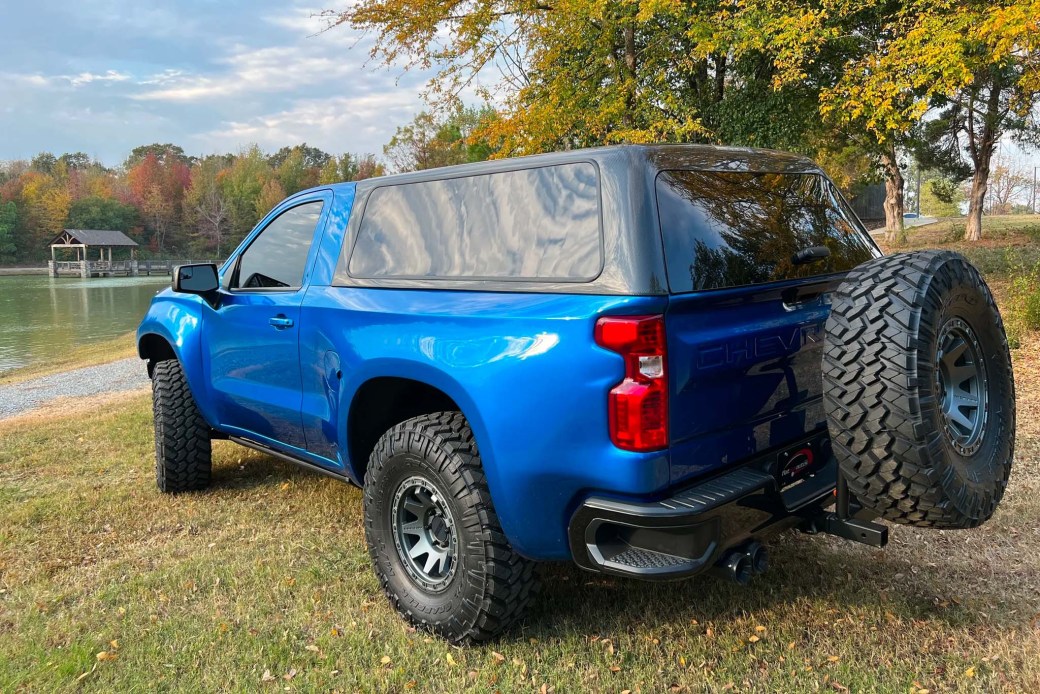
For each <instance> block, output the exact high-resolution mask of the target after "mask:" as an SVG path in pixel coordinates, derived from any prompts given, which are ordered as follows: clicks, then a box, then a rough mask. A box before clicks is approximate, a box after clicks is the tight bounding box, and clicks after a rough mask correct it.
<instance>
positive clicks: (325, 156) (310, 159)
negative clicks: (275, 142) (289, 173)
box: [267, 142, 332, 169]
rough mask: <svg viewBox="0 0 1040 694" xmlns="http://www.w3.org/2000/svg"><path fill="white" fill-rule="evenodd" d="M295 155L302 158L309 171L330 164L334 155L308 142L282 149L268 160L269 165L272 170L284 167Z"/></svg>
mask: <svg viewBox="0 0 1040 694" xmlns="http://www.w3.org/2000/svg"><path fill="white" fill-rule="evenodd" d="M293 153H296V154H299V155H300V156H301V157H302V159H303V166H305V167H306V168H308V169H320V168H322V167H324V166H325V165H326V164H327V163H328V161H329V159H331V158H332V155H330V154H329V153H328V152H325V151H322V150H320V149H318V148H317V147H310V146H308V145H307V143H306V142H304V143H303V144H302V145H293V146H292V147H282V148H281V149H280V150H278V151H277V152H275V153H274V154H272V155H271V156H270V157H269V158H268V160H267V163H268V164H270V165H271V167H272V168H275V169H277V168H278V167H280V166H281V165H282V162H284V161H285V160H286V159H287V158H288V157H289V155H291V154H293Z"/></svg>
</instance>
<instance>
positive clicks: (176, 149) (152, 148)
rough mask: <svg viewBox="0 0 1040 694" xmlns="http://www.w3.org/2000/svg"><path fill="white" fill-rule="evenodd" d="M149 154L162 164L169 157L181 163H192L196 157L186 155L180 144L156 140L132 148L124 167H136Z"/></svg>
mask: <svg viewBox="0 0 1040 694" xmlns="http://www.w3.org/2000/svg"><path fill="white" fill-rule="evenodd" d="M148 155H152V156H154V157H155V158H156V159H157V160H158V161H159V163H160V164H166V163H167V160H168V159H173V160H176V161H177V162H179V163H181V164H191V163H192V160H193V159H194V157H188V156H186V155H185V154H184V149H183V148H182V147H181V146H180V145H175V144H172V143H169V142H167V143H165V144H159V143H158V142H155V143H153V144H150V145H141V146H139V147H134V148H133V149H132V150H130V156H128V157H127V158H126V161H125V162H124V163H123V168H125V169H132V168H134V167H135V166H137V165H138V164H139V163H141V160H142V159H144V158H145V157H147V156H148Z"/></svg>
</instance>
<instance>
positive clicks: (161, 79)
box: [137, 68, 184, 85]
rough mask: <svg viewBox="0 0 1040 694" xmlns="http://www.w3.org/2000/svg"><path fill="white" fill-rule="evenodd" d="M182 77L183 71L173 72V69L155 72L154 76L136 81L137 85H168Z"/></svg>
mask: <svg viewBox="0 0 1040 694" xmlns="http://www.w3.org/2000/svg"><path fill="white" fill-rule="evenodd" d="M183 75H184V71H183V70H174V69H173V68H167V69H165V70H163V71H162V72H157V73H155V74H154V75H149V76H148V77H146V78H145V79H143V80H138V82H137V84H145V85H153V84H169V83H170V82H175V81H177V80H178V79H180V78H181V77H182V76H183Z"/></svg>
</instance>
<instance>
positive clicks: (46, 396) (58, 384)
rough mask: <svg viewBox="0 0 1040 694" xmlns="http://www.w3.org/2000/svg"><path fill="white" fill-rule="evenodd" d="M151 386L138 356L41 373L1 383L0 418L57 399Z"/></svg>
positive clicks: (20, 412) (26, 410)
mask: <svg viewBox="0 0 1040 694" xmlns="http://www.w3.org/2000/svg"><path fill="white" fill-rule="evenodd" d="M148 385H149V380H148V371H147V369H146V368H145V364H144V362H143V361H141V360H140V359H138V358H136V357H130V358H128V359H120V360H119V361H114V362H110V363H108V364H99V365H97V366H87V367H84V368H82V369H73V370H72V371H65V372H63V373H58V374H52V375H50V376H40V377H39V378H32V379H29V380H28V381H22V382H21V383H13V384H11V385H8V386H0V419H4V418H6V417H13V416H15V415H18V414H22V413H24V412H28V411H29V410H32V409H34V408H37V407H39V406H41V405H43V404H44V403H46V402H47V401H49V400H53V399H55V398H70V397H72V398H76V397H88V396H91V395H101V394H103V393H113V392H118V391H124V390H137V389H139V388H144V387H146V386H148Z"/></svg>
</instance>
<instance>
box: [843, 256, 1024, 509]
mask: <svg viewBox="0 0 1040 694" xmlns="http://www.w3.org/2000/svg"><path fill="white" fill-rule="evenodd" d="M964 287H968V288H969V289H968V290H965V289H964ZM955 291H956V292H961V294H962V295H963V294H964V292H965V291H969V292H970V293H971V295H973V296H974V297H975V299H974V301H976V302H981V304H979V312H980V315H983V316H985V317H986V319H987V320H991V321H993V323H991V324H990V329H991V330H994V329H995V332H991V333H990V335H991V338H990V339H989V345H990V347H989V352H988V353H987V354H986V355H984V358H985V359H986V360H987V364H988V366H987V369H988V371H989V377H990V378H999V379H1003V380H1002V381H1000V382H999V383H998V384H997V385H998V386H999V387H1000V388H1001V389H1002V390H1000V392H999V395H1000V396H1001V397H999V398H997V399H996V400H995V401H992V402H991V404H992V405H993V409H992V410H991V411H990V413H989V417H990V418H991V420H992V423H993V425H994V426H993V427H992V430H989V431H987V432H986V436H990V437H994V436H995V437H998V438H1000V439H1001V440H995V441H991V442H984V444H983V445H984V447H985V450H980V453H979V456H978V459H974V460H973V461H972V462H971V463H970V464H971V465H973V466H978V467H975V468H974V469H975V470H976V471H978V475H979V479H977V480H975V481H971V480H968V479H967V478H966V476H965V474H964V473H963V472H959V471H958V469H957V467H956V465H954V464H952V463H951V453H950V449H949V448H948V446H947V444H946V436H945V435H944V434H943V433H942V431H941V428H940V427H936V426H934V423H935V422H936V421H938V418H939V417H940V416H941V414H940V413H939V408H938V405H937V404H936V398H935V397H934V395H932V390H933V389H932V386H931V385H930V383H931V381H932V378H933V376H932V374H933V367H932V366H931V364H932V361H933V360H934V356H933V355H934V352H931V351H930V350H933V349H934V343H932V342H929V338H934V333H935V331H936V330H938V329H939V326H938V325H933V323H936V322H937V321H938V320H940V319H941V316H942V315H944V314H943V311H944V310H947V309H944V304H943V303H942V297H943V296H944V294H943V292H946V294H945V296H947V297H948V296H949V295H950V293H951V292H955ZM832 301H833V304H832V310H831V313H830V316H829V318H828V320H827V327H826V345H825V350H824V359H823V381H824V404H825V407H826V409H827V413H828V420H829V426H830V430H831V439H832V443H833V446H834V451H835V454H836V456H837V458H838V461H839V464H840V468H841V471H842V473H843V474H844V476H845V477H846V479H847V480H848V484H849V489H850V491H851V492H852V493H853V494H854V495H855V496H856V497H857V499H858V500H859V502H860V503H861V504H863V505H864V506H865V507H867V508H869V509H871V510H872V511H874V512H876V513H878V514H880V516H881V517H883V518H885V519H887V520H889V521H892V522H895V523H900V524H906V525H913V526H918V527H930V528H970V527H975V526H977V525H980V524H981V523H983V522H984V521H986V520H987V519H988V518H989V517H990V516H992V514H993V512H994V510H995V509H996V506H997V504H998V503H999V502H1000V500H1001V498H1002V497H1003V495H1004V491H1005V489H1006V487H1007V480H1008V477H1009V475H1010V469H1011V462H1012V458H1013V454H1014V431H1015V397H1014V379H1013V376H1012V372H1011V360H1010V353H1009V351H1008V344H1007V338H1006V336H1005V334H1004V327H1003V323H1002V322H1001V318H1000V313H999V312H998V310H997V307H996V304H995V302H994V300H993V296H992V294H991V293H990V291H989V288H988V287H987V286H986V283H985V282H984V281H983V279H982V277H981V275H980V274H979V272H978V271H977V270H976V269H975V268H974V267H973V266H972V265H971V264H970V263H969V262H968V261H967V260H965V259H964V258H963V257H962V256H960V255H959V254H957V253H953V252H950V251H922V252H913V253H901V254H898V255H891V256H886V257H883V258H878V259H876V260H873V261H869V262H867V263H864V264H863V265H861V266H859V267H858V268H856V269H854V270H853V271H852V272H850V273H849V275H848V276H847V277H846V279H845V280H844V282H843V283H842V284H841V286H840V287H839V289H838V290H837V291H835V292H834V294H833V297H832ZM936 316H939V317H936ZM919 366H920V367H921V369H920V373H919ZM990 392H993V391H990ZM961 465H962V469H963V465H964V463H961ZM980 480H981V481H980Z"/></svg>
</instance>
